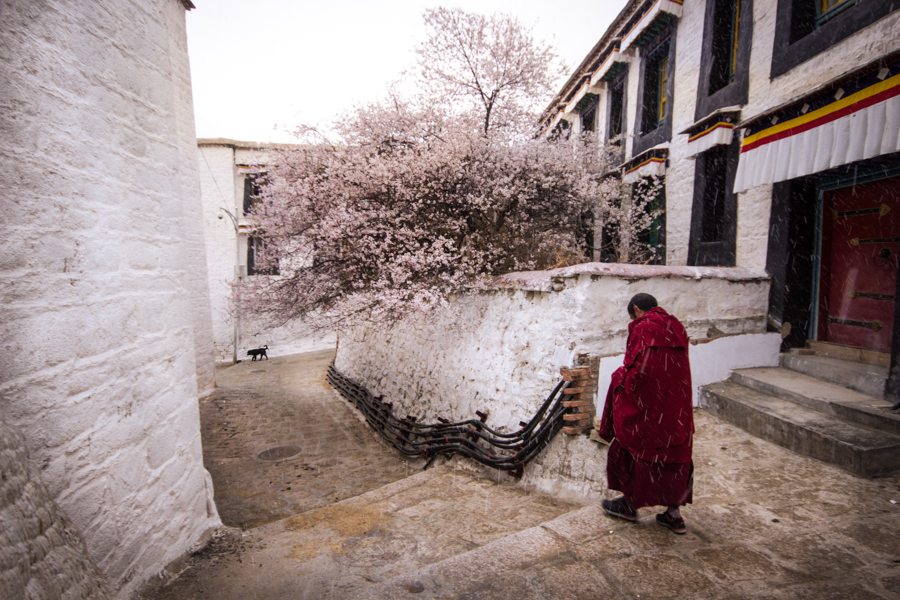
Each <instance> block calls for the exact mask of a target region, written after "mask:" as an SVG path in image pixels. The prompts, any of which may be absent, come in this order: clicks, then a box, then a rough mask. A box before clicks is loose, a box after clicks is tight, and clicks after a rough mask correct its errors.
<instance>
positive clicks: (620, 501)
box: [600, 496, 637, 523]
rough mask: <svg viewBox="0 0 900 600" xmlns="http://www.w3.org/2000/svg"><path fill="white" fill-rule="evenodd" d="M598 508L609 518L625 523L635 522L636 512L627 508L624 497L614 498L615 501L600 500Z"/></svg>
mask: <svg viewBox="0 0 900 600" xmlns="http://www.w3.org/2000/svg"><path fill="white" fill-rule="evenodd" d="M600 508H602V509H603V511H604V512H605V513H606V514H608V515H609V516H611V517H615V518H617V519H624V520H625V521H630V522H632V523H634V522H635V521H637V511H636V510H634V509H633V508H631V507H630V506H628V504H627V503H626V502H625V497H624V496H622V497H621V498H616V499H615V500H602V501H601V502H600Z"/></svg>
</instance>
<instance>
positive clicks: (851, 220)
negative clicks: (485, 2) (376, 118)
mask: <svg viewBox="0 0 900 600" xmlns="http://www.w3.org/2000/svg"><path fill="white" fill-rule="evenodd" d="M898 92H900V5H897V4H896V3H892V2H889V1H886V0H771V1H767V2H760V1H756V2H754V1H753V0H705V1H703V0H683V1H682V0H655V1H654V0H633V1H631V2H629V3H628V4H627V5H626V6H625V8H624V9H623V10H622V12H621V13H620V14H619V15H618V17H617V18H616V20H615V21H614V23H613V24H612V26H611V27H610V28H609V29H608V30H607V31H606V33H605V34H604V35H603V37H602V38H601V39H600V41H599V42H598V43H597V44H596V45H595V47H594V48H593V49H592V50H591V52H590V53H589V54H588V55H587V56H586V57H585V59H584V60H583V61H582V63H581V64H580V65H579V67H578V69H576V71H575V72H574V73H573V74H572V76H571V77H570V78H569V80H568V82H567V83H566V85H565V86H564V87H563V89H562V90H561V91H560V93H559V94H558V95H557V97H556V98H555V100H554V102H553V103H552V104H551V105H550V106H549V107H548V108H547V110H546V111H545V113H544V116H543V123H542V126H543V128H544V131H545V132H547V133H550V132H553V131H559V130H564V129H569V130H571V131H585V130H592V131H596V132H598V134H599V135H600V136H601V137H603V138H604V139H606V140H608V141H610V143H619V144H620V145H621V147H622V150H621V157H622V160H621V164H620V168H619V171H618V173H619V176H621V177H622V178H623V180H624V181H625V182H626V183H637V182H639V181H640V180H641V179H643V178H645V177H651V176H655V177H663V178H664V182H665V184H664V193H663V199H662V202H663V204H664V207H665V217H664V222H663V223H662V225H661V230H662V233H661V235H660V236H659V245H660V253H659V254H660V257H661V259H660V262H663V261H664V262H665V264H669V265H696V266H738V267H745V268H749V269H759V270H763V269H764V270H765V271H766V272H767V273H768V274H769V276H770V277H771V290H770V297H769V307H768V322H769V325H770V328H771V329H773V330H778V331H780V332H782V334H783V335H784V336H785V346H790V347H795V346H802V345H803V344H805V343H806V341H807V340H817V341H820V342H826V343H831V344H837V345H841V346H850V347H854V348H862V349H864V350H866V351H871V352H869V354H868V356H870V357H871V359H872V360H875V361H878V362H882V363H884V364H887V363H888V362H889V360H890V358H889V357H890V355H891V352H892V348H893V349H894V351H893V355H894V357H895V358H896V357H897V355H898V352H897V348H898V345H897V344H898V342H900V328H898V326H896V325H895V324H898V325H900V319H896V318H895V316H894V314H895V310H896V307H897V303H896V301H895V297H896V295H897V291H896V284H897V281H898V278H897V268H898V260H897V254H898V250H900V212H898V211H900V177H898V175H900V170H898V169H900V155H898V151H900V140H898V131H900V100H898V99H897V94H898ZM617 140H619V141H618V142H617ZM602 235H603V231H602V223H600V224H598V231H597V233H596V237H597V238H599V239H602ZM897 371H898V369H897V368H896V364H895V365H894V368H893V369H892V375H893V374H895V373H896V372H897Z"/></svg>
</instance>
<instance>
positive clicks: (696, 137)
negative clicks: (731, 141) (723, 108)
mask: <svg viewBox="0 0 900 600" xmlns="http://www.w3.org/2000/svg"><path fill="white" fill-rule="evenodd" d="M716 129H734V123H726V122H725V121H720V122H718V123H716V124H715V125H713V126H712V127H710V128H708V129H705V130H703V131H701V132H700V133H695V134H694V135H692V136H691V137H689V138H688V143H690V142H696V141H697V140H699V139H700V138H702V137H704V136H706V135H709V134H710V133H712V132H713V131H715V130H716Z"/></svg>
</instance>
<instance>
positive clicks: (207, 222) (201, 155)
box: [197, 138, 336, 362]
mask: <svg viewBox="0 0 900 600" xmlns="http://www.w3.org/2000/svg"><path fill="white" fill-rule="evenodd" d="M277 146H278V145H276V144H259V143H256V142H244V141H238V140H231V139H224V138H215V139H199V140H197V161H198V168H199V170H200V189H201V195H202V198H203V225H204V231H205V236H206V260H207V272H208V275H209V280H208V281H209V290H210V301H211V306H212V321H213V338H214V346H215V352H216V361H218V362H228V361H232V360H234V358H235V353H236V355H237V359H238V360H244V359H246V358H247V350H248V349H250V348H259V347H262V346H268V347H269V349H268V354H270V355H272V356H280V355H286V354H295V353H300V352H310V351H316V350H324V349H327V348H333V347H334V345H335V340H336V338H335V335H334V334H314V333H311V332H310V331H309V330H308V329H307V328H306V327H304V325H303V323H301V322H292V323H290V324H287V325H283V326H280V327H270V326H267V324H266V323H262V322H259V321H258V320H255V319H253V318H252V317H250V316H249V315H243V314H242V315H238V314H237V313H236V311H235V308H234V306H233V303H232V302H231V298H232V294H233V290H234V285H235V282H236V278H244V277H267V276H270V275H268V274H266V273H262V272H259V271H258V270H257V269H256V268H255V266H256V265H255V251H256V248H257V247H258V246H257V245H258V244H259V243H260V242H259V241H258V238H256V237H255V236H254V235H253V228H252V224H251V221H250V220H249V219H248V215H247V212H248V210H249V209H250V208H251V206H252V204H253V201H254V197H255V195H256V194H257V193H258V184H259V183H260V182H261V181H262V179H263V178H264V177H265V174H266V171H267V169H268V168H269V152H270V151H271V150H272V149H273V148H276V147H277ZM235 336H237V340H238V342H237V350H236V351H235Z"/></svg>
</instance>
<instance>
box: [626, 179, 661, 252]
mask: <svg viewBox="0 0 900 600" xmlns="http://www.w3.org/2000/svg"><path fill="white" fill-rule="evenodd" d="M631 202H632V206H633V207H635V208H636V210H640V211H643V212H645V213H647V214H648V215H650V217H651V218H650V221H649V223H648V226H647V227H645V228H644V229H643V230H642V231H640V232H639V233H638V236H637V247H636V248H635V249H634V252H633V254H632V256H631V257H630V258H631V260H630V261H629V262H631V263H636V264H645V265H664V264H666V191H665V185H664V181H663V180H662V179H658V178H655V177H644V178H643V179H641V180H640V181H638V182H637V183H635V184H633V185H632V188H631Z"/></svg>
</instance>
